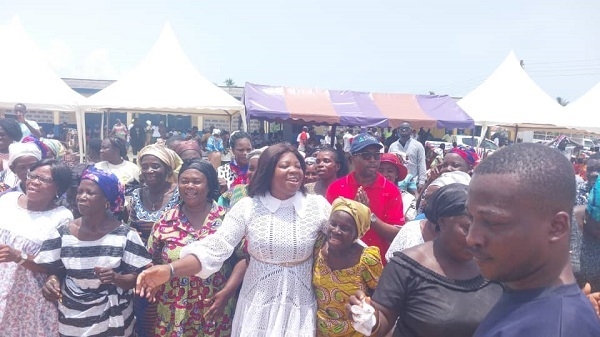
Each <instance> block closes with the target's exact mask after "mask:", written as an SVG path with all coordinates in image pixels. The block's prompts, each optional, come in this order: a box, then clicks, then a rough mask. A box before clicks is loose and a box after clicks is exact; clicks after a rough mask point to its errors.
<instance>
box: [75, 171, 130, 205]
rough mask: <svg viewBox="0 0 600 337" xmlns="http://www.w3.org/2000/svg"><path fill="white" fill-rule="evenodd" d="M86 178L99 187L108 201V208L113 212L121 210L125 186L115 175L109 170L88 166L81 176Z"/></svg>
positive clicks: (82, 178)
mask: <svg viewBox="0 0 600 337" xmlns="http://www.w3.org/2000/svg"><path fill="white" fill-rule="evenodd" d="M84 179H88V180H91V181H93V182H95V183H96V184H98V186H99V187H100V189H101V190H102V193H104V196H105V197H106V200H108V202H109V203H110V207H109V210H110V211H111V212H112V213H113V214H117V213H119V212H121V211H122V210H123V208H124V206H125V205H124V204H125V194H124V191H125V188H124V187H123V185H122V184H121V183H120V182H119V179H118V178H117V176H115V175H114V174H112V173H110V172H106V171H102V170H99V169H97V168H96V167H94V166H90V167H88V168H87V169H86V170H85V171H84V172H83V175H82V176H81V180H84Z"/></svg>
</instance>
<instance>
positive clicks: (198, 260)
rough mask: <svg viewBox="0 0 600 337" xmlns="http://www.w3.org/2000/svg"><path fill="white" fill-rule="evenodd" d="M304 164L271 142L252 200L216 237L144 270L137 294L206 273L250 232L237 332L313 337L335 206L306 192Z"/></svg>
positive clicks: (253, 184) (292, 152) (228, 217)
mask: <svg viewBox="0 0 600 337" xmlns="http://www.w3.org/2000/svg"><path fill="white" fill-rule="evenodd" d="M304 169H305V163H304V160H303V159H302V156H301V155H300V153H298V152H297V151H296V150H295V149H294V148H293V147H291V146H289V145H285V144H276V145H273V146H270V147H268V148H267V149H266V150H265V151H264V152H263V154H262V155H261V157H260V159H259V162H258V168H257V171H256V173H254V176H253V179H252V181H251V182H250V186H249V195H250V197H249V198H244V199H242V200H240V201H239V202H238V203H237V204H235V206H234V207H233V208H232V209H231V210H230V211H229V213H228V214H227V215H226V216H225V219H224V221H223V224H222V226H221V227H220V228H219V229H218V230H217V232H216V233H215V234H213V235H210V236H208V237H206V238H205V239H203V240H201V241H198V242H194V243H192V244H190V245H188V246H186V247H184V249H183V250H182V252H181V257H182V258H181V259H180V260H178V261H175V262H173V263H171V264H168V265H161V266H155V267H152V268H150V269H149V270H147V271H145V272H143V273H141V274H140V275H139V277H138V282H137V287H136V291H137V292H138V293H139V294H140V295H142V296H147V297H148V298H152V297H153V294H154V292H155V290H156V288H157V287H158V286H159V285H160V284H163V283H165V282H167V281H168V280H169V279H170V278H171V277H173V276H186V275H193V274H197V275H198V276H199V277H201V278H207V277H208V276H210V275H211V274H212V273H214V272H216V271H218V270H219V269H220V268H221V265H222V264H223V262H224V261H225V260H226V259H227V258H228V257H229V256H230V255H231V254H232V253H233V250H234V248H235V246H236V245H237V244H238V243H239V242H240V240H242V238H243V237H244V236H245V237H246V240H247V244H248V252H249V253H250V256H251V257H250V264H249V266H248V270H247V271H246V275H245V276H244V282H243V285H242V289H241V291H240V295H239V298H238V303H237V307H236V311H235V316H234V320H233V329H232V335H233V336H314V334H315V328H316V325H315V320H316V300H315V297H314V294H313V290H312V285H311V277H312V261H313V258H312V255H313V250H314V245H315V241H316V239H317V237H318V235H319V233H320V232H321V231H322V230H323V229H324V228H325V226H326V225H327V221H328V214H329V212H330V210H331V206H330V205H329V204H328V203H327V201H326V200H325V199H324V198H323V197H321V196H317V195H306V194H305V192H304V189H303V187H302V181H303V179H304Z"/></svg>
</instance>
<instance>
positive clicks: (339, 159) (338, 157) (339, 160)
mask: <svg viewBox="0 0 600 337" xmlns="http://www.w3.org/2000/svg"><path fill="white" fill-rule="evenodd" d="M319 152H331V153H333V157H334V160H335V163H336V164H338V165H340V169H339V170H338V171H337V172H336V176H337V177H338V178H341V177H343V176H346V175H348V173H350V165H349V164H348V158H346V156H345V155H344V151H343V150H341V149H337V150H336V149H334V148H332V147H331V146H329V145H323V146H321V147H319V148H318V149H317V150H316V151H315V152H314V154H313V156H314V157H316V156H317V153H319Z"/></svg>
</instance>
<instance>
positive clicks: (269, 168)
mask: <svg viewBox="0 0 600 337" xmlns="http://www.w3.org/2000/svg"><path fill="white" fill-rule="evenodd" d="M286 153H292V154H293V155H294V156H296V158H297V159H298V161H299V162H300V166H301V167H302V172H306V163H305V162H304V158H303V157H302V155H301V154H300V152H298V150H296V148H295V147H293V146H292V145H290V144H289V143H279V144H275V145H271V146H269V147H267V148H266V149H265V150H264V151H263V153H262V154H261V155H260V157H258V166H257V168H256V172H254V174H253V175H252V180H251V181H250V185H248V195H249V196H251V197H254V196H259V195H266V194H267V192H269V191H270V190H271V179H272V178H273V174H274V173H275V167H276V166H277V162H278V161H279V159H281V157H282V156H283V155H284V154H286ZM300 191H301V192H302V193H303V194H306V188H305V187H304V185H302V186H301V187H300Z"/></svg>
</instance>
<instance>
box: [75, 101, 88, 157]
mask: <svg viewBox="0 0 600 337" xmlns="http://www.w3.org/2000/svg"><path fill="white" fill-rule="evenodd" d="M84 119H85V114H84V112H83V109H82V108H81V107H77V110H76V111H75V124H76V125H77V144H78V146H79V163H83V160H84V158H85V146H86V144H85V122H84V121H83V120H84Z"/></svg>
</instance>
